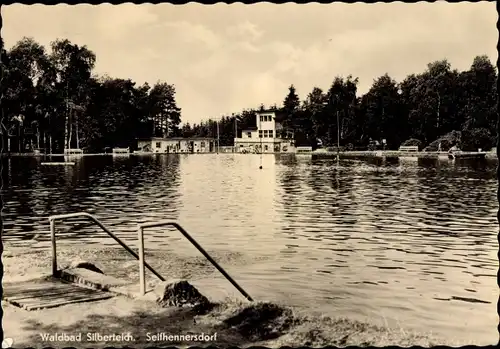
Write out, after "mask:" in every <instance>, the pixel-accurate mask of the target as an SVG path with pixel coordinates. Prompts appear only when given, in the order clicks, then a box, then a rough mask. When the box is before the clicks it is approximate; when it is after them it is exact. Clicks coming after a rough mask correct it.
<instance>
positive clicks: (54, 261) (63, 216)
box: [49, 212, 165, 281]
mask: <svg viewBox="0 0 500 349" xmlns="http://www.w3.org/2000/svg"><path fill="white" fill-rule="evenodd" d="M76 217H86V218H89V219H90V220H91V221H93V222H94V223H95V224H96V225H97V226H98V227H99V228H101V229H102V230H103V231H104V232H105V233H107V234H108V235H109V236H111V237H112V238H113V239H114V240H115V241H116V242H118V243H119V244H120V246H122V247H123V248H124V249H125V250H126V251H127V252H128V253H130V254H131V255H132V256H134V258H135V259H137V260H139V256H138V255H137V253H135V252H134V251H132V250H131V249H130V247H128V246H127V244H125V243H124V242H123V241H122V240H120V239H119V238H118V237H117V236H116V235H115V234H113V233H112V232H111V231H109V229H108V228H106V227H105V226H104V225H103V224H102V223H101V222H100V221H99V220H98V219H97V218H95V217H94V216H92V215H91V214H89V213H87V212H77V213H68V214H61V215H54V216H50V217H49V222H50V231H51V240H52V274H53V275H57V256H56V230H55V221H56V220H63V219H67V218H76ZM143 264H144V266H145V267H146V268H148V269H149V270H150V271H151V272H152V273H153V274H154V275H155V276H156V277H157V278H158V279H160V280H161V281H165V278H164V277H163V276H161V275H160V274H159V273H158V272H157V271H156V270H154V269H153V268H152V267H151V266H150V265H149V264H148V263H147V262H146V261H143Z"/></svg>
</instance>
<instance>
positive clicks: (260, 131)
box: [259, 130, 262, 138]
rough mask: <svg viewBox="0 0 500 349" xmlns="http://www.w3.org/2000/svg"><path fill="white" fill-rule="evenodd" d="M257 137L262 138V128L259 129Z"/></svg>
mask: <svg viewBox="0 0 500 349" xmlns="http://www.w3.org/2000/svg"><path fill="white" fill-rule="evenodd" d="M259 138H262V130H259Z"/></svg>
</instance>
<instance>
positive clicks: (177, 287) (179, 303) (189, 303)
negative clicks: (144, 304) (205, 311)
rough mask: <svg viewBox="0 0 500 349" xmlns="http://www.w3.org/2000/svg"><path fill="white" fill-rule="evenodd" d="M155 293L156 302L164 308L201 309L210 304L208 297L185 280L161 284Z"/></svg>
mask: <svg viewBox="0 0 500 349" xmlns="http://www.w3.org/2000/svg"><path fill="white" fill-rule="evenodd" d="M154 292H155V294H156V296H157V299H156V302H157V303H158V304H159V305H160V306H162V307H199V306H206V305H208V304H210V302H209V301H208V298H207V297H205V296H204V295H202V294H201V293H200V292H199V291H198V290H197V289H196V287H194V286H193V285H191V284H190V283H189V282H187V281H185V280H170V281H166V282H161V283H159V284H158V285H157V286H156V287H155V290H154Z"/></svg>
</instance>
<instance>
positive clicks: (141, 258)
mask: <svg viewBox="0 0 500 349" xmlns="http://www.w3.org/2000/svg"><path fill="white" fill-rule="evenodd" d="M164 226H172V227H174V228H176V229H177V230H178V231H180V232H181V233H182V235H184V237H185V238H186V239H188V240H189V242H190V243H192V244H193V245H194V247H196V248H197V249H198V251H200V252H201V254H202V255H203V256H204V257H205V258H206V259H208V261H209V262H210V263H212V265H213V266H214V267H215V268H217V270H218V271H219V272H220V273H221V274H222V275H224V277H225V278H226V279H227V280H228V281H229V282H230V283H231V284H232V285H233V286H234V287H235V288H236V289H237V290H238V291H240V293H241V294H242V295H243V296H244V297H245V298H246V299H248V300H249V301H251V302H252V301H253V299H252V297H250V296H249V295H248V293H246V292H245V290H244V289H243V288H241V287H240V285H238V284H237V283H236V281H234V280H233V278H232V277H231V276H229V274H228V273H227V272H226V271H225V270H224V269H223V268H222V267H221V266H220V265H219V264H217V262H216V261H215V260H214V259H213V258H212V257H211V256H210V255H209V254H208V253H207V252H206V251H205V250H204V249H203V247H201V246H200V244H198V242H196V240H195V239H193V238H192V237H191V236H190V235H189V234H188V232H187V231H186V230H184V228H182V227H181V226H180V225H179V224H177V223H175V222H167V221H164V222H157V223H144V224H139V225H138V235H139V236H138V237H139V278H140V281H139V282H140V288H141V295H144V294H145V293H146V280H145V277H144V273H145V270H144V266H145V265H146V262H144V229H145V228H153V227H164Z"/></svg>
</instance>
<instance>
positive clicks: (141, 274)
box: [138, 227, 146, 296]
mask: <svg viewBox="0 0 500 349" xmlns="http://www.w3.org/2000/svg"><path fill="white" fill-rule="evenodd" d="M138 234H139V284H140V287H141V296H144V295H145V294H146V279H145V276H144V274H145V268H144V230H143V228H142V227H139V230H138Z"/></svg>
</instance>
